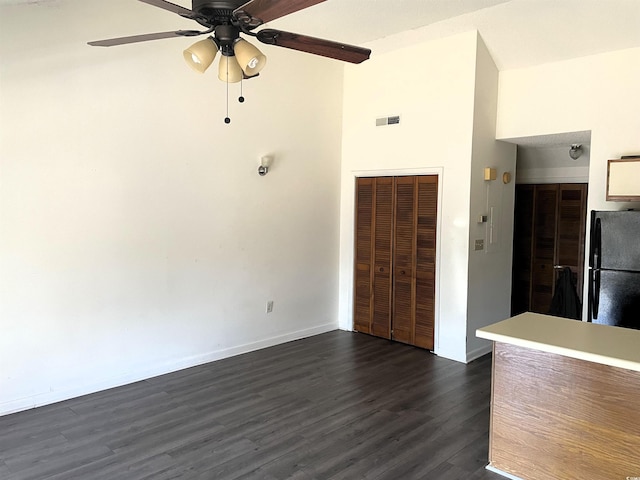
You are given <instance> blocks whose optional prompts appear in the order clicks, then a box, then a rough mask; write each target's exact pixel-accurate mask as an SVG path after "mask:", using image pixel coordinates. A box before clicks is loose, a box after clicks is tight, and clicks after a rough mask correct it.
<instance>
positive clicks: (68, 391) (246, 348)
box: [0, 323, 338, 416]
mask: <svg viewBox="0 0 640 480" xmlns="http://www.w3.org/2000/svg"><path fill="white" fill-rule="evenodd" d="M337 329H338V325H337V324H336V323H327V324H324V325H319V326H316V327H312V328H307V329H304V330H298V331H296V332H291V333H287V334H284V335H278V336H275V337H271V338H266V339H263V340H258V341H256V342H251V343H246V344H244V345H238V346H235V347H230V348H225V349H222V350H216V351H213V352H207V353H205V354H201V355H194V356H191V357H186V358H181V359H177V360H172V361H167V362H164V363H162V364H160V365H149V366H147V367H146V368H142V369H138V370H137V371H135V372H131V373H128V374H126V375H119V376H116V377H111V378H105V379H102V380H100V381H97V382H92V383H91V384H85V385H79V386H75V387H70V388H63V389H61V390H54V391H51V392H44V393H38V394H35V395H30V396H28V397H23V398H19V399H15V400H9V401H8V402H2V403H0V416H2V415H9V414H11V413H16V412H21V411H23V410H29V409H32V408H37V407H42V406H44V405H50V404H52V403H57V402H62V401H64V400H69V399H71V398H76V397H80V396H82V395H88V394H91V393H96V392H100V391H102V390H107V389H109V388H115V387H121V386H122V385H128V384H130V383H135V382H140V381H142V380H147V379H149V378H153V377H157V376H160V375H165V374H167V373H171V372H176V371H178V370H184V369H185V368H191V367H196V366H198V365H202V364H205V363H209V362H215V361H216V360H222V359H223V358H228V357H234V356H236V355H241V354H243V353H249V352H253V351H255V350H261V349H263V348H267V347H273V346H275V345H280V344H282V343H286V342H291V341H294V340H300V339H302V338H307V337H313V336H315V335H320V334H322V333H327V332H331V331H333V330H337Z"/></svg>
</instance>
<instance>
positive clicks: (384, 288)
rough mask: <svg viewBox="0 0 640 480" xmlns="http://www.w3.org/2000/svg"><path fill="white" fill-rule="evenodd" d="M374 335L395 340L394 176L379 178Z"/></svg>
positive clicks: (372, 322)
mask: <svg viewBox="0 0 640 480" xmlns="http://www.w3.org/2000/svg"><path fill="white" fill-rule="evenodd" d="M374 185H375V187H374V188H375V197H374V198H375V202H374V212H375V213H374V229H373V231H374V239H373V292H372V293H373V304H372V307H373V312H372V319H371V333H372V334H373V335H376V336H377V337H383V338H391V282H392V275H393V271H392V245H393V203H394V183H393V177H380V178H376V179H375V183H374Z"/></svg>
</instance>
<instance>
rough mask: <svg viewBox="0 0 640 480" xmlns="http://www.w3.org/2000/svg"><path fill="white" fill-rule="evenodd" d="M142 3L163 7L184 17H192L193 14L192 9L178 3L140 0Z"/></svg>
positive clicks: (161, 0) (162, 0) (160, 0)
mask: <svg viewBox="0 0 640 480" xmlns="http://www.w3.org/2000/svg"><path fill="white" fill-rule="evenodd" d="M140 1H141V2H143V3H148V4H149V5H153V6H154V7H158V8H163V9H164V10H169V11H170V12H173V13H177V14H178V15H180V16H181V17H186V18H194V17H195V14H194V13H193V11H191V10H189V9H188V8H184V7H181V6H180V5H176V4H175V3H171V2H165V1H164V0H140Z"/></svg>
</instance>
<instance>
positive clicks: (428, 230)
mask: <svg viewBox="0 0 640 480" xmlns="http://www.w3.org/2000/svg"><path fill="white" fill-rule="evenodd" d="M416 183H417V197H418V198H417V221H416V263H415V267H414V268H415V277H416V281H415V283H416V293H415V297H416V305H415V330H414V339H413V345H415V346H417V347H422V348H426V349H428V350H433V348H434V341H433V339H434V325H435V311H436V310H435V297H436V234H437V215H438V177H437V175H428V176H420V177H417V180H416Z"/></svg>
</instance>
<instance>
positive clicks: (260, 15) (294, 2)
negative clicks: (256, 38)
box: [233, 0, 326, 26]
mask: <svg viewBox="0 0 640 480" xmlns="http://www.w3.org/2000/svg"><path fill="white" fill-rule="evenodd" d="M325 1H326V0H251V1H250V2H247V3H245V4H244V5H242V6H240V7H238V8H237V9H235V10H234V12H233V15H234V16H235V17H236V18H237V19H238V20H240V21H241V22H242V23H245V24H248V25H254V26H256V25H260V24H261V23H266V22H270V21H271V20H275V19H276V18H280V17H284V16H285V15H289V14H290V13H293V12H297V11H298V10H302V9H304V8H308V7H312V6H313V5H317V4H318V3H322V2H325ZM252 18H253V19H260V20H261V22H255V21H252Z"/></svg>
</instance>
